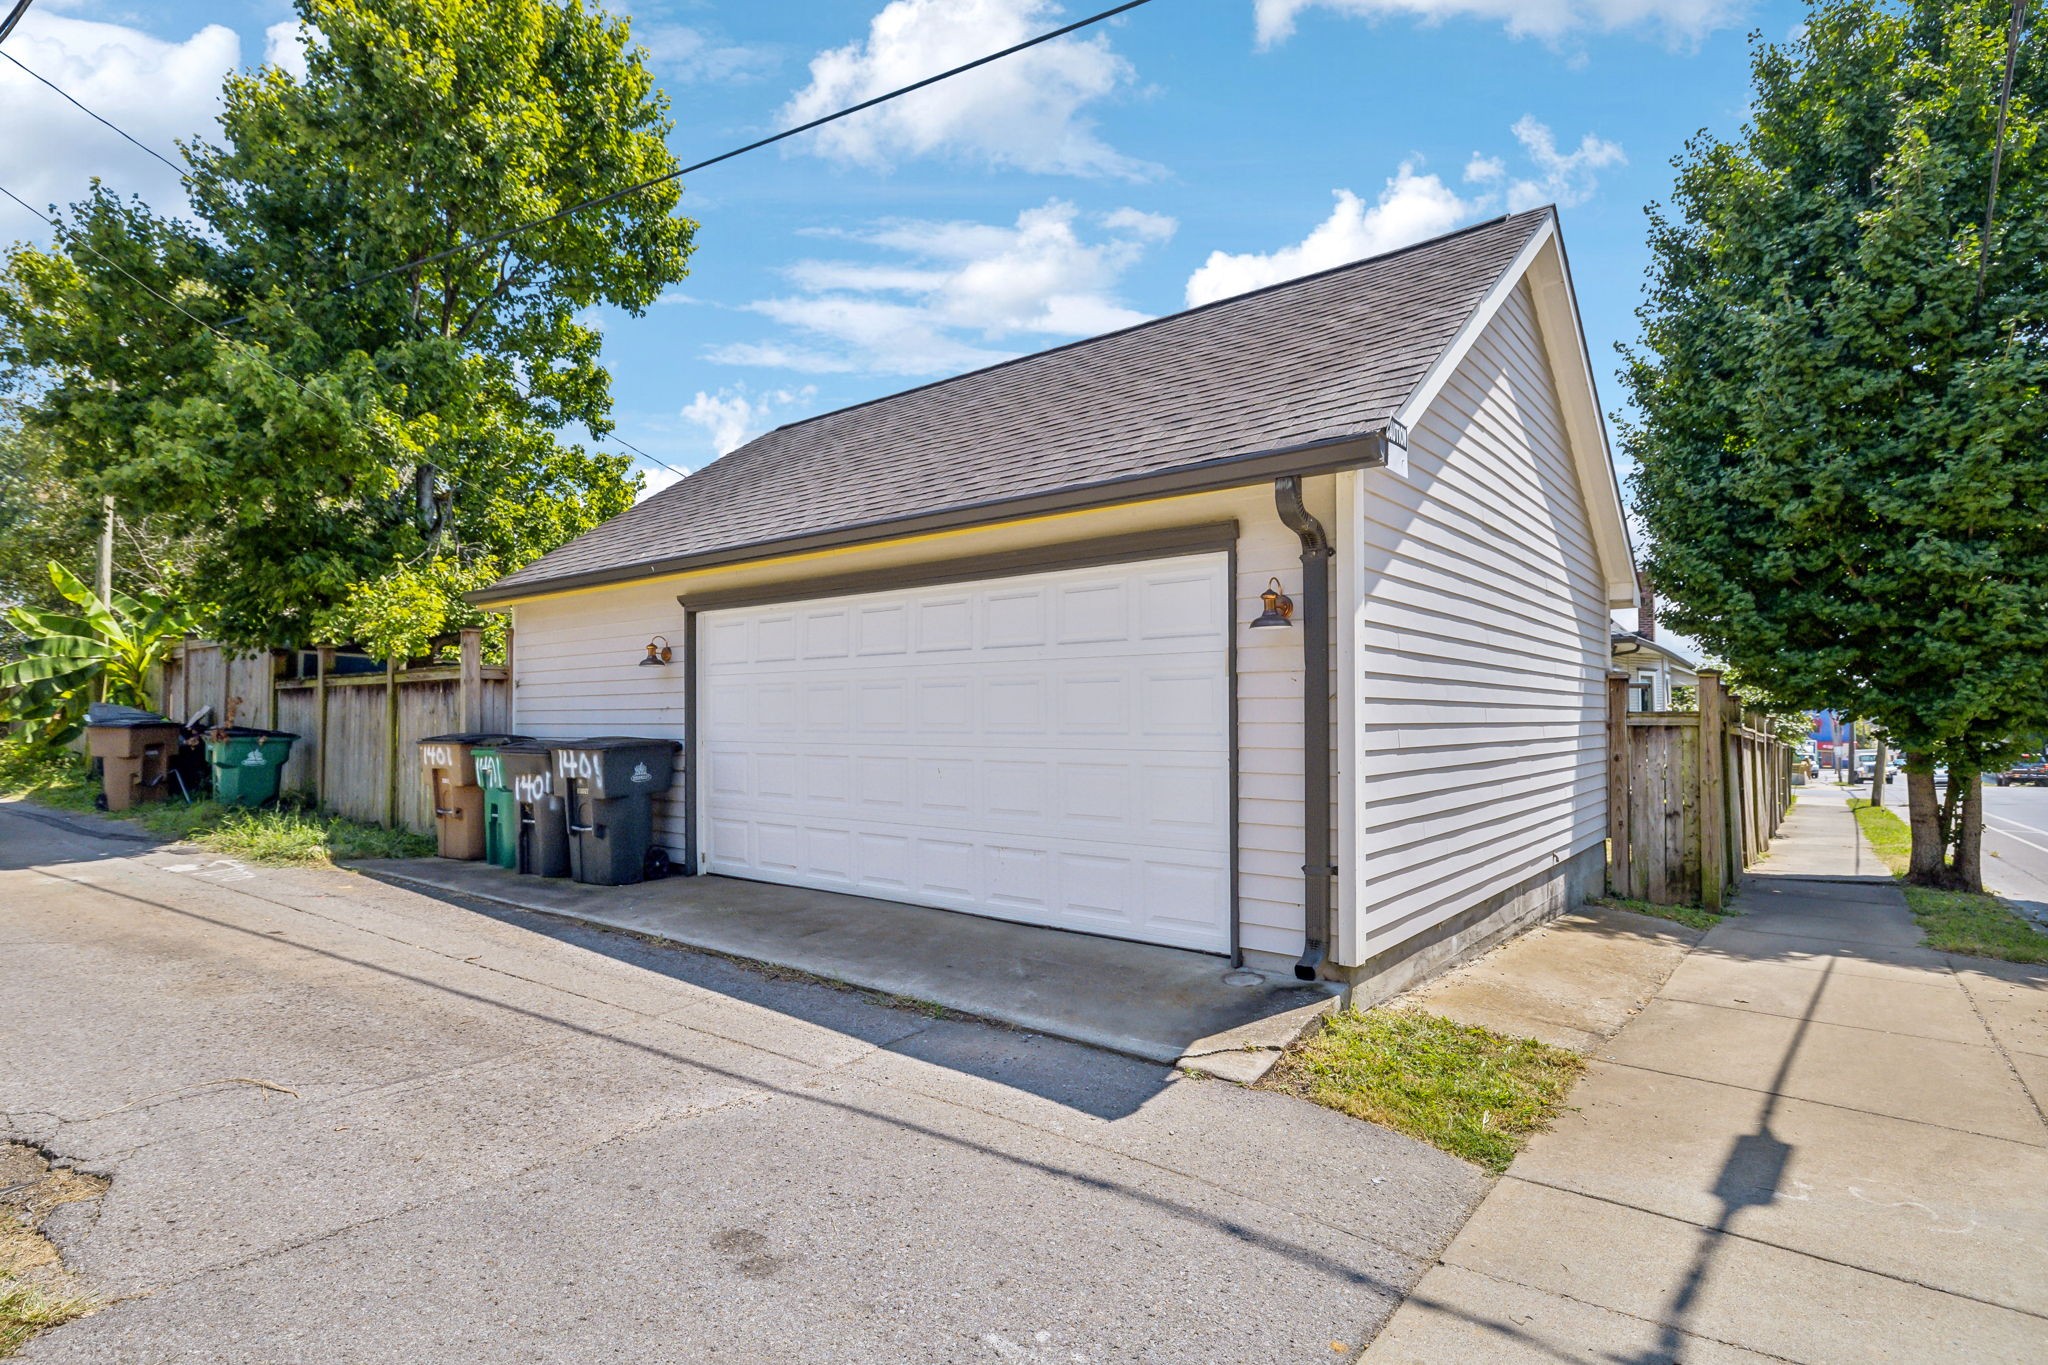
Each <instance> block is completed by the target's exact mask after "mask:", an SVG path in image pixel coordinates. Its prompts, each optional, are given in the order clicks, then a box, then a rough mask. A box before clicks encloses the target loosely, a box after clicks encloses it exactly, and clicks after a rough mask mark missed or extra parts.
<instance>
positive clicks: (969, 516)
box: [462, 425, 1387, 607]
mask: <svg viewBox="0 0 2048 1365" xmlns="http://www.w3.org/2000/svg"><path fill="white" fill-rule="evenodd" d="M1386 462H1387V432H1386V428H1385V426H1384V425H1382V426H1380V427H1378V428H1375V429H1372V430H1369V431H1364V432H1359V433H1356V434H1353V435H1347V436H1340V437H1332V438H1330V439H1328V440H1322V441H1310V442H1307V443H1305V444H1302V445H1295V446H1287V447H1284V448H1281V449H1278V450H1266V451H1258V452H1255V453H1253V454H1250V455H1231V456H1227V457H1225V458H1223V459H1218V460H1205V461H1203V462H1201V463H1199V464H1192V465H1182V466H1179V467H1177V468H1174V469H1169V470H1164V471H1158V472H1152V473H1145V474H1134V475H1128V476H1125V477H1123V478H1117V479H1105V480H1101V481H1099V482H1096V483H1088V484H1076V485H1074V486H1073V487H1070V488H1061V489H1055V490H1053V491H1051V492H1047V493H1038V494H1033V495H1032V496H1030V497H1024V498H991V499H985V500H983V501H981V502H973V503H965V504H962V505H960V506H957V507H948V508H943V509H941V510H939V511H935V512H926V513H921V514H919V515H916V516H911V517H898V518H894V519H891V520H888V521H876V522H863V523H859V524H856V525H852V526H841V527H835V528H833V529H832V530H828V531H817V532H812V533H810V534H807V535H799V536H790V537H786V538H782V539H777V540H768V541H756V542H754V543H752V544H748V545H736V546H731V547H726V548H721V549H716V550H706V551H703V552H701V553H698V554H689V555H677V556H674V557H671V558H668V559H658V560H651V561H648V562H646V563H641V564H624V565H615V566H612V567H609V568H604V569H589V570H585V571H584V572H581V573H570V574H563V575H561V576H560V577H555V578H547V579H541V580H538V581H535V582H531V583H515V584H512V585H510V586H503V585H500V584H494V585H492V586H491V587H488V588H481V589H478V590H477V591H475V592H471V593H465V594H463V598H462V600H463V601H465V602H467V603H468V604H469V605H471V606H473V607H497V606H505V605H508V604H510V603H513V602H521V601H526V600H528V599H531V598H536V597H547V596H550V595H552V594H554V593H561V592H573V591H575V590H577V589H579V588H597V587H608V586H611V585H613V584H618V583H633V582H640V581H644V580H646V579H650V578H668V577H673V576H675V575H677V574H683V573H689V572H692V571H694V570H698V569H714V568H721V567H724V566H727V565H732V564H744V563H750V562H754V561H759V560H766V559H780V558H785V557H788V556H792V555H799V554H807V553H812V552H815V551H820V550H837V549H848V548H852V547H854V546H860V545H872V544H876V543H879V542H882V541H888V540H900V539H902V538H903V537H905V536H914V535H924V534H929V533H931V532H934V531H957V530H966V529H969V528H972V527H977V526H992V525H996V524H998V523H1001V522H1006V521H1024V520H1028V519H1030V518H1033V517H1042V516H1050V515H1053V514H1055V513H1060V512H1078V511H1086V510H1089V509H1092V508H1100V507H1115V506H1118V505H1120V504H1122V503H1128V502H1139V501H1143V500H1146V499H1150V498H1166V497H1178V496H1184V495H1187V494H1191V493H1213V492H1217V491H1220V490H1222V489H1227V488H1243V487H1245V486H1247V485H1250V484H1257V483H1264V482H1265V481H1266V480H1267V479H1270V478H1274V477H1275V476H1277V475H1292V476H1299V477H1306V476H1309V475H1312V474H1335V473H1338V472H1339V471H1342V470H1346V469H1363V468H1368V467H1371V466H1378V465H1384V464H1386ZM621 515H628V514H625V513H622V514H621Z"/></svg>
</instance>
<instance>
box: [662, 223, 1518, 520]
mask: <svg viewBox="0 0 2048 1365" xmlns="http://www.w3.org/2000/svg"><path fill="white" fill-rule="evenodd" d="M1552 210H1553V206H1552V205H1548V204H1545V205H1542V206H1540V207H1538V208H1533V209H1524V210H1522V212H1521V213H1501V214H1496V215H1494V216H1493V217H1491V218H1488V219H1485V220H1483V221H1481V222H1477V223H1467V224H1466V225H1465V226H1464V227H1461V228H1453V229H1452V230H1451V231H1449V232H1444V233H1439V234H1437V235H1436V236H1434V237H1425V238H1423V239H1422V240H1421V241H1419V242H1410V243H1408V244H1407V245H1406V246H1397V247H1392V248H1390V249H1388V250H1386V251H1382V252H1380V253H1379V254H1378V255H1375V256H1360V257H1359V258H1358V259H1357V260H1355V261H1343V262H1340V263H1338V264H1336V265H1332V266H1325V267H1324V268H1323V269H1321V270H1313V271H1310V272H1309V273H1308V274H1306V275H1293V276H1290V277H1288V278H1287V279H1284V280H1275V281H1274V282H1273V283H1271V284H1262V285H1260V286H1259V287H1258V288H1256V289H1247V290H1245V291H1244V292H1243V293H1241V294H1228V295H1225V296H1224V297H1223V298H1220V299H1211V300H1209V301H1208V302H1207V303H1198V304H1196V305H1195V306H1194V307H1192V308H1183V309H1180V310H1179V311H1178V312H1173V313H1161V314H1160V315H1159V316H1158V317H1156V318H1146V319H1145V320H1144V321H1143V322H1134V323H1131V324H1130V325H1129V326H1127V327H1118V328H1115V329H1114V330H1112V331H1108V332H1097V333H1096V334H1095V335H1093V336H1085V337H1076V338H1075V339H1074V340H1072V341H1063V342H1061V343H1060V344H1059V345H1057V346H1048V347H1046V348H1045V349H1044V350H1042V351H1030V352H1027V353H1025V354H1024V355H1016V356H1011V357H1010V358H1009V359H1008V360H997V361H992V362H990V363H989V364H987V365H982V366H979V367H977V368H975V369H972V370H962V371H961V372H960V373H959V374H949V375H947V376H945V377H944V378H942V379H931V380H927V381H925V382H924V383H922V384H913V385H912V386H911V387H909V388H907V389H897V390H895V391H894V392H893V393H885V394H881V395H879V396H877V397H874V398H864V399H862V400H861V401H860V402H858V403H848V404H846V405H845V406H844V407H838V408H828V409H827V410H825V411H824V412H816V413H812V414H811V415H810V416H809V417H799V418H798V419H797V420H796V421H794V422H784V423H783V424H782V425H781V426H778V427H771V428H770V429H769V430H767V431H765V432H763V433H761V435H760V436H756V437H755V438H754V440H755V441H758V440H761V439H762V438H763V437H767V436H773V435H774V434H775V433H776V432H778V431H789V430H791V429H792V428H795V427H801V426H808V425H809V424H810V423H812V422H822V421H824V420H825V419H826V418H827V417H837V416H839V415H840V414H841V413H847V412H858V411H860V410H861V409H862V408H867V407H873V406H874V405H875V404H877V403H888V402H893V401H894V400H896V399H898V398H907V397H909V396H910V395H911V394H913V393H922V392H924V391H925V390H926V389H936V388H938V387H940V386H941V385H944V384H952V383H957V382H958V381H960V380H962V379H972V378H973V377H974V376H976V375H978V374H989V373H992V372H994V371H996V370H1002V369H1007V368H1009V367H1010V366H1012V365H1021V364H1023V363H1024V362H1025V361H1027V360H1037V359H1040V358H1041V357H1043V356H1049V355H1058V354H1059V353H1060V352H1061V351H1071V350H1073V349H1074V348H1075V347H1076V346H1091V345H1093V344H1095V343H1096V342H1098V341H1107V340H1109V339H1110V338H1111V337H1120V336H1126V335H1128V334H1130V333H1132V332H1142V331H1143V330H1145V329H1146V328H1147V327H1158V326H1160V325H1161V324H1163V323H1168V322H1173V321H1175V320H1176V319H1179V318H1185V317H1192V316H1193V315H1195V314H1196V313H1205V312H1208V311H1209V310H1210V309H1212V308H1221V307H1222V306H1223V305H1225V304H1227V303H1237V302H1239V301H1241V300H1243V299H1249V298H1254V297H1256V296H1258V295H1260V294H1270V293H1272V292H1274V291H1275V290H1279V289H1289V288H1292V287H1294V286H1295V285H1299V284H1306V283H1308V282H1309V281H1310V280H1320V279H1323V278H1325V277H1327V276H1330V275H1336V274H1340V273H1342V272H1343V271H1346V270H1356V269H1358V268H1359V267H1360V266H1366V265H1372V264H1374V263H1375V262H1378V261H1385V260H1390V259H1392V258H1393V257H1395V256H1400V255H1404V254H1405V253H1407V252H1410V251H1420V250H1422V249H1423V248H1424V247H1431V246H1436V245H1438V244H1440V243H1443V242H1448V241H1451V240H1453V239H1454V238H1458V237H1463V236H1465V235H1467V234H1468V233H1474V232H1481V231H1484V230H1485V229H1487V228H1491V227H1498V226H1500V225H1501V224H1502V223H1505V222H1507V221H1508V220H1510V219H1512V218H1520V217H1523V216H1525V215H1528V214H1535V213H1548V212H1551V211H1552ZM753 443H754V441H748V442H747V443H746V445H741V446H735V447H734V448H733V449H732V450H729V451H727V452H726V454H728V455H736V454H738V453H739V452H740V451H742V450H745V449H746V448H747V446H749V445H752V444H753ZM719 458H720V459H723V458H725V457H724V456H720V457H719ZM712 463H713V464H716V463H717V461H716V460H714V461H712ZM709 467H710V466H709V465H707V466H705V468H707V469H708V468H709ZM671 486H673V485H671ZM662 491H663V492H666V491H667V490H666V489H664V490H662Z"/></svg>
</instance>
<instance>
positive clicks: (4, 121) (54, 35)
mask: <svg viewBox="0 0 2048 1365" xmlns="http://www.w3.org/2000/svg"><path fill="white" fill-rule="evenodd" d="M7 50H8V52H10V53H11V54H13V55H14V56H15V57H18V58H19V59H20V60H21V62H22V63H23V65H25V66H27V67H28V68H29V69H30V70H32V71H34V72H36V73H37V74H38V75H41V76H44V77H46V78H47V79H49V80H50V81H52V82H54V83H55V84H57V85H59V86H61V87H63V89H65V90H66V91H68V92H69V93H70V94H72V95H73V96H75V97H76V98H77V99H78V100H79V102H80V103H82V104H84V105H86V106H87V107H88V108H90V109H93V110H94V111H96V112H98V113H99V114H101V115H102V116H103V117H105V118H106V119H108V120H109V121H110V122H112V123H114V124H115V125H117V126H118V127H120V128H122V129H125V130H126V131H127V132H128V133H130V134H132V135H133V136H134V137H135V138H136V139H138V140H139V141H141V142H142V143H144V144H145V145H147V146H149V147H153V148H155V149H156V150H157V151H158V152H160V153H162V154H163V155H165V156H167V157H169V158H170V159H171V160H173V161H177V160H178V154H177V149H176V147H175V146H174V143H175V142H176V141H177V139H179V138H191V137H194V136H197V135H202V134H213V133H214V132H215V131H216V129H215V124H214V121H215V119H216V118H218V116H219V114H220V86H221V81H222V79H223V78H224V77H225V76H226V75H227V73H228V72H229V71H230V70H232V69H233V68H234V67H235V66H236V65H237V64H239V62H240V61H241V54H242V45H241V40H240V39H239V38H237V37H236V36H235V33H234V30H232V29H228V28H224V27H222V26H220V25H219V24H209V25H207V26H206V27H205V28H202V29H200V30H199V31H198V32H197V33H194V34H193V35H192V36H191V37H190V38H187V39H185V40H184V41H182V42H166V41H165V40H163V39H161V38H153V37H151V36H149V35H148V34H146V33H143V32H141V31H140V30H138V29H133V28H128V27H125V26H123V25H120V24H102V23H96V22H92V21H90V20H84V19H72V18H68V17H66V16H64V15H60V14H54V13H51V12H50V11H48V10H46V9H43V8H40V7H38V8H35V9H31V10H30V11H29V12H28V14H27V16H26V17H24V18H23V19H22V21H21V24H20V26H19V27H17V28H16V29H15V30H14V33H13V34H12V35H11V36H10V37H9V38H8V40H7ZM0 128H4V129H6V130H7V133H6V135H5V136H0V184H5V185H6V186H7V187H8V188H9V189H11V190H13V191H14V192H15V193H16V194H18V195H20V196H21V197H22V198H23V199H26V200H28V201H29V202H30V203H32V204H34V205H36V206H37V207H38V208H41V207H42V206H44V205H46V204H50V203H60V204H61V203H70V202H72V201H74V200H77V199H80V198H82V197H84V195H85V193H86V191H87V189H88V188H89V186H90V181H91V178H92V177H93V176H95V175H97V176H99V177H101V178H102V179H103V180H104V181H105V182H106V183H107V185H108V187H109V188H111V189H113V190H115V191H116V192H118V193H121V194H140V195H141V196H142V197H143V198H144V199H145V200H147V201H148V202H149V203H150V204H151V205H152V206H154V207H155V208H157V209H158V210H159V211H163V212H170V213H181V214H182V213H185V212H187V211H188V204H187V202H186V198H185V192H184V190H183V188H182V187H181V185H180V183H179V179H178V176H177V175H176V174H174V173H173V172H172V171H171V170H170V169H168V168H167V167H165V166H164V165H163V164H162V163H161V162H159V161H157V160H156V159H155V158H154V157H151V156H148V155H147V154H145V153H143V152H140V151H138V150H136V148H135V147H134V146H133V145H131V144H130V143H128V142H126V141H124V140H122V138H121V137H120V136H119V135H117V134H115V133H113V132H111V131H109V130H108V129H107V128H105V127H103V126H102V125H100V124H99V123H96V122H94V121H93V120H92V119H91V118H90V117H89V116H87V115H86V114H84V113H82V112H80V111H79V110H78V109H77V108H75V107H73V106H72V105H70V104H67V103H66V102H65V101H64V100H63V99H62V98H61V97H59V96H58V95H57V94H56V93H54V92H53V91H51V90H50V89H49V87H47V86H45V85H43V84H42V83H40V82H39V81H37V80H35V79H34V78H33V77H31V76H29V75H28V73H27V72H25V71H23V70H22V69H21V68H20V67H17V66H15V65H14V64H13V63H12V62H0ZM7 207H8V208H9V209H10V210H11V211H12V213H13V214H14V218H10V219H8V220H7V221H8V222H9V223H10V224H11V225H12V224H14V221H15V219H21V220H23V221H22V223H21V225H20V226H22V227H25V226H26V216H25V215H23V214H22V213H21V212H20V210H18V209H13V206H12V205H8V206H7ZM16 230H18V229H16V228H14V227H10V229H9V230H8V231H7V232H6V233H5V235H8V236H12V235H15V231H16ZM38 235H40V234H38Z"/></svg>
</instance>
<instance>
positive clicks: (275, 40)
mask: <svg viewBox="0 0 2048 1365" xmlns="http://www.w3.org/2000/svg"><path fill="white" fill-rule="evenodd" d="M305 33H306V30H305V29H304V28H303V27H301V25H300V24H299V21H298V20H296V19H286V20H285V21H284V22H283V23H278V24H272V25H271V26H270V27H269V28H266V29H264V30H263V60H264V61H265V62H266V63H267V64H269V65H271V66H274V67H276V68H277V69H278V70H280V71H282V72H284V73H285V74H286V75H287V76H290V77H291V78H292V79H293V80H295V81H303V80H305V79H306V40H305V37H304V35H305Z"/></svg>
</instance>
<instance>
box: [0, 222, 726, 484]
mask: <svg viewBox="0 0 2048 1365" xmlns="http://www.w3.org/2000/svg"><path fill="white" fill-rule="evenodd" d="M0 195H5V196H7V197H8V198H9V199H12V200H13V201H14V202H15V203H17V204H19V205H20V206H21V207H22V208H23V209H25V210H27V211H28V212H29V213H32V214H34V215H35V216H36V217H37V218H41V219H42V220H43V221H44V222H46V223H48V224H49V225H50V226H51V227H54V228H59V229H61V228H62V227H63V226H64V224H63V221H62V220H61V219H57V218H51V217H48V216H46V215H45V214H44V213H43V211H42V210H41V209H38V208H37V207H36V206H35V205H33V204H31V203H29V202H28V201H27V200H26V199H23V198H22V197H21V196H20V195H18V194H16V193H15V192H14V191H13V190H10V189H8V188H7V187H6V186H5V185H0ZM79 245H81V246H83V247H84V248H85V249H86V250H87V251H90V252H91V253H92V254H93V255H94V256H97V257H98V258H99V259H100V260H101V261H103V262H104V263H105V264H107V265H108V266H110V267H112V268H113V269H115V270H117V271H119V272H120V273H121V274H123V275H125V276H127V278H128V279H129V280H130V281H131V282H133V283H134V284H135V286H136V287H137V288H138V289H141V290H142V291H143V292H144V293H146V294H148V295H150V296H151V297H152V298H154V299H156V301H157V302H159V303H161V304H163V305H164V306H165V307H166V308H170V309H173V310H175V311H176V312H178V313H181V314H183V315H184V316H185V317H186V318H188V319H189V320H191V321H192V322H194V323H197V324H198V325H199V326H201V327H204V328H205V329H206V330H207V331H209V332H211V333H213V334H214V336H216V337H218V338H219V339H220V340H222V341H225V342H228V343H229V344H231V345H244V346H247V347H248V354H249V355H250V356H252V357H254V358H255V359H256V360H257V361H259V362H261V364H262V365H263V367H264V368H265V369H267V370H269V371H270V372H271V373H272V374H274V375H276V376H277V377H278V378H279V379H282V380H284V381H285V382H286V383H288V384H290V385H291V386H292V387H293V388H295V389H297V390H298V391H299V394H300V396H302V397H306V398H310V397H312V395H311V394H309V393H307V392H306V386H305V385H304V384H301V383H300V382H299V381H298V380H297V379H296V378H294V377H293V376H291V375H288V374H286V373H285V372H284V371H283V370H280V369H279V368H278V367H277V366H276V365H274V364H272V363H271V361H270V357H269V356H267V355H265V354H264V353H263V352H262V351H261V350H260V349H257V348H256V347H255V346H253V345H252V344H250V343H237V342H236V341H235V339H234V338H233V337H231V336H229V335H228V334H227V333H226V332H223V331H222V330H221V329H220V328H218V327H216V326H215V325H214V324H212V323H210V322H208V321H206V319H204V318H202V317H199V316H197V315H196V314H194V313H192V312H190V311H188V310H187V309H185V308H184V307H182V306H181V305H180V304H178V303H177V301H176V300H174V299H171V298H169V297H167V296H165V295H164V294H162V293H160V292H158V291H157V290H155V289H153V288H151V287H150V284H149V282H148V281H147V280H144V279H142V278H141V277H139V276H138V275H136V274H135V272H134V271H132V270H130V269H128V268H127V267H126V266H124V265H122V264H121V263H120V262H119V261H117V260H115V259H114V258H113V257H111V256H109V255H107V254H106V253H105V252H103V251H101V250H100V249H99V248H98V247H95V246H94V245H92V243H91V242H88V241H84V240H83V239H81V240H80V242H79ZM606 439H607V440H609V441H611V442H612V443H613V444H615V445H622V446H624V447H625V448H626V449H628V450H630V451H632V452H633V453H634V454H635V455H638V456H639V457H640V458H642V459H644V460H647V461H648V462H650V463H652V464H658V465H660V466H661V467H662V468H663V469H666V470H667V471H668V472H669V473H671V474H673V475H675V476H676V477H677V478H679V479H687V478H689V477H690V471H689V470H687V469H677V468H676V467H675V466H674V465H672V464H670V463H669V462H668V461H667V460H664V459H662V458H661V457H660V456H658V455H650V454H649V453H648V452H646V451H644V450H642V449H641V448H640V447H639V446H636V445H634V444H633V443H632V442H631V441H628V440H626V439H625V438H624V437H621V436H616V435H615V436H610V437H607V438H606Z"/></svg>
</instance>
